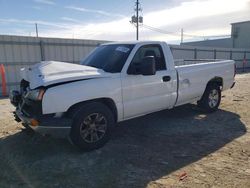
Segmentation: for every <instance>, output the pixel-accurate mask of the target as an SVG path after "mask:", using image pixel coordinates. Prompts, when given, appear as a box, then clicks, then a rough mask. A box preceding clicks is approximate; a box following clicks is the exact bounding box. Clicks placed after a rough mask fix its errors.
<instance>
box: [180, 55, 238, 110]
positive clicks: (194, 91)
mask: <svg viewBox="0 0 250 188" xmlns="http://www.w3.org/2000/svg"><path fill="white" fill-rule="evenodd" d="M176 70H177V72H178V75H179V90H178V93H179V97H178V101H177V104H176V105H177V106H178V105H182V104H185V103H188V102H194V101H197V100H199V99H200V98H201V97H202V95H203V93H204V91H205V89H206V85H207V83H208V82H209V81H210V80H211V79H213V78H215V77H220V78H223V90H226V89H229V88H230V87H231V86H232V84H233V82H234V61H232V60H225V61H219V62H209V63H200V64H192V65H183V66H177V67H176Z"/></svg>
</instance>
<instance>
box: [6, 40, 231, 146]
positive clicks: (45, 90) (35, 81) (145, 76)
mask: <svg viewBox="0 0 250 188" xmlns="http://www.w3.org/2000/svg"><path fill="white" fill-rule="evenodd" d="M21 76H22V78H23V80H22V81H21V84H20V91H12V92H11V94H10V100H11V103H12V104H14V105H15V106H16V111H15V112H14V116H15V118H16V120H17V121H18V122H21V121H22V123H23V125H25V126H26V127H29V128H32V129H33V130H35V131H37V132H40V133H41V134H43V135H47V134H49V135H55V136H68V137H69V138H70V139H71V141H72V142H73V143H74V144H75V145H77V146H78V147H80V148H81V149H84V150H93V149H96V148H99V147H101V146H103V145H104V144H105V143H106V142H107V141H108V139H109V138H110V133H111V132H112V128H113V127H114V125H115V123H116V122H120V121H124V120H127V119H131V118H134V117H138V116H142V115H145V114H149V113H152V112H156V111H159V110H163V109H171V108H174V107H176V106H179V105H183V104H186V103H193V102H197V103H198V105H199V106H200V107H201V108H202V109H203V110H205V111H207V112H212V111H215V110H217V109H218V106H219V104H220V100H221V91H223V90H226V89H230V88H232V87H233V86H234V83H235V82H234V77H235V63H234V61H232V60H221V61H215V62H207V63H199V64H191V65H183V66H175V65H174V59H173V56H172V53H171V50H170V48H169V46H168V45H167V44H166V43H165V42H152V41H151V42H138V41H137V42H119V43H108V44H103V45H100V46H99V47H97V48H96V49H95V50H94V51H93V52H92V53H91V54H90V55H89V56H88V57H86V58H85V59H84V60H83V61H82V62H81V64H80V65H78V64H70V63H65V62H56V61H45V62H41V63H39V64H36V65H34V66H31V67H29V68H25V69H24V68H23V69H21Z"/></svg>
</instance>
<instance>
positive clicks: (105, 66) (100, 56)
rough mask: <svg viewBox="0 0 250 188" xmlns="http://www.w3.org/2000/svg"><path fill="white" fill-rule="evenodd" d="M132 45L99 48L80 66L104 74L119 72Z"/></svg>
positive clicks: (113, 45)
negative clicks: (93, 68)
mask: <svg viewBox="0 0 250 188" xmlns="http://www.w3.org/2000/svg"><path fill="white" fill-rule="evenodd" d="M133 47H134V45H131V44H112V45H102V46H99V47H98V48H96V49H95V50H94V52H93V53H91V54H90V55H89V56H88V57H87V58H86V59H84V60H83V61H82V62H81V64H82V65H87V66H91V67H95V68H98V69H102V70H104V71H106V72H111V73H118V72H121V70H122V68H123V66H124V64H125V62H126V60H127V58H128V56H129V54H130V52H131V51H132V49H133Z"/></svg>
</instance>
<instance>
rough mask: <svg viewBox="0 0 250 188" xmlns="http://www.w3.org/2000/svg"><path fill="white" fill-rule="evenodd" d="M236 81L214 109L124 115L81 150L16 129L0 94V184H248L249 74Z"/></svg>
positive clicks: (102, 187) (125, 187) (151, 186)
mask: <svg viewBox="0 0 250 188" xmlns="http://www.w3.org/2000/svg"><path fill="white" fill-rule="evenodd" d="M236 80H237V84H236V86H235V87H234V88H233V89H232V90H230V91H227V92H224V93H223V98H222V104H221V106H220V110H218V111H217V112H215V113H212V114H204V113H202V112H200V111H199V110H198V109H197V108H196V106H195V105H186V106H182V107H178V108H176V109H173V110H165V111H161V112H157V113H154V114H151V115H147V116H144V117H141V118H137V119H134V120H130V121H126V122H123V123H120V124H119V126H118V127H117V128H116V129H115V132H114V134H113V136H112V139H111V140H110V142H109V143H108V144H107V145H106V146H105V147H103V148H101V149H99V150H96V151H93V152H88V153H85V152H80V151H79V150H77V149H76V148H74V147H72V146H71V145H70V144H69V143H68V142H67V140H59V139H53V138H48V137H42V136H40V135H38V134H32V133H31V132H29V131H27V130H24V129H22V126H21V125H20V124H18V123H16V122H15V121H14V118H13V117H12V114H11V111H13V109H14V108H13V107H12V106H11V105H10V104H9V101H8V99H1V100H0V169H1V170H0V187H1V188H2V187H39V188H40V187H100V188H106V187H112V188H114V187H123V188H128V187H149V188H155V187H199V188H200V187H237V188H238V187H250V134H249V130H250V73H246V74H240V75H237V78H236ZM185 174H186V175H185ZM181 177H182V178H181ZM180 179H182V180H180Z"/></svg>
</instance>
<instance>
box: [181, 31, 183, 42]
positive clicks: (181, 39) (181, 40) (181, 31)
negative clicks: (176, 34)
mask: <svg viewBox="0 0 250 188" xmlns="http://www.w3.org/2000/svg"><path fill="white" fill-rule="evenodd" d="M182 43H183V28H181V44H182Z"/></svg>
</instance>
